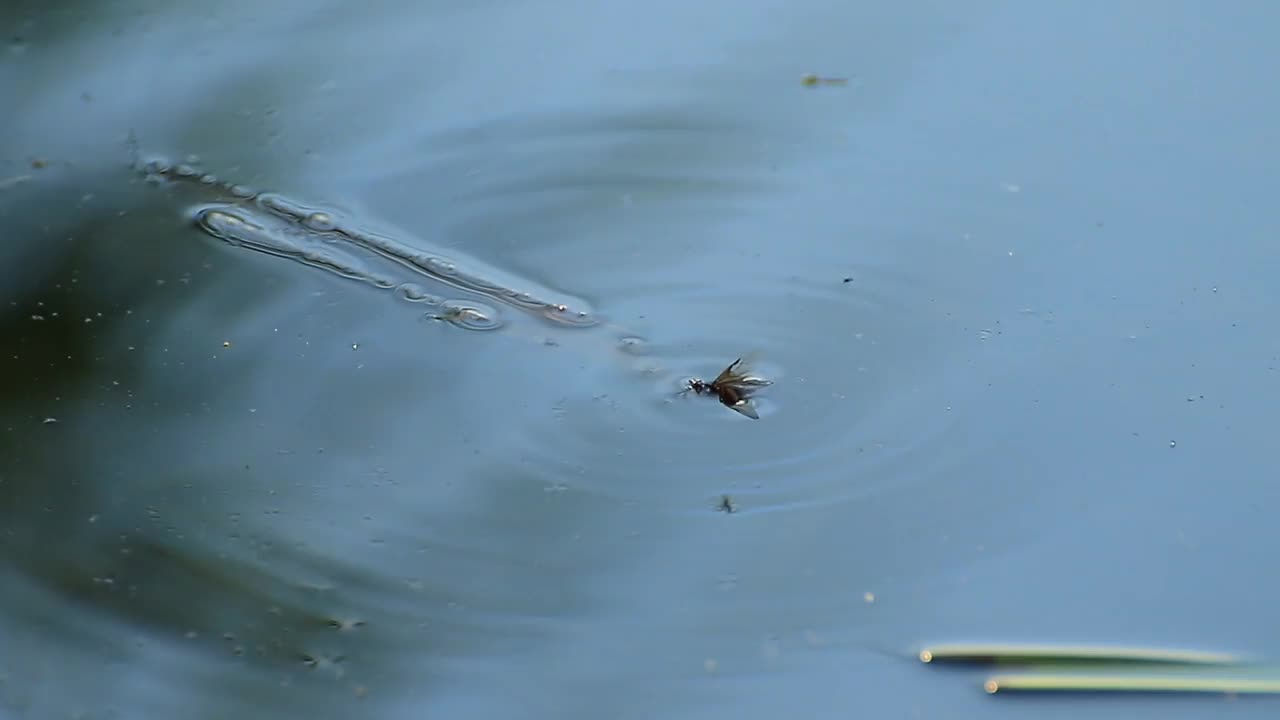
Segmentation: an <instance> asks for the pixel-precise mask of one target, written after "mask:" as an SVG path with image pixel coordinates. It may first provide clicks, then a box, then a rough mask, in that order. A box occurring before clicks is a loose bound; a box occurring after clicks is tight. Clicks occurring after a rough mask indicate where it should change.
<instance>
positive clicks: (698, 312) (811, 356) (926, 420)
mask: <svg viewBox="0 0 1280 720" xmlns="http://www.w3.org/2000/svg"><path fill="white" fill-rule="evenodd" d="M863 275H864V276H865V277H866V278H869V279H868V280H866V281H865V282H863V283H860V284H858V285H856V286H855V285H852V284H845V283H842V282H841V279H840V278H839V277H835V278H822V279H814V280H808V279H801V278H790V279H786V280H783V281H777V282H773V283H770V282H769V281H768V280H767V279H763V278H762V279H761V280H760V281H759V282H755V283H746V282H743V283H739V284H737V286H736V288H737V289H736V291H725V290H724V289H723V288H719V289H717V290H716V291H715V292H709V291H708V290H707V288H706V285H705V284H702V283H699V282H697V281H696V280H694V279H690V280H689V281H688V282H686V283H683V284H682V285H680V286H679V287H676V286H673V285H672V284H670V283H667V284H666V285H665V286H664V293H663V295H662V298H661V308H655V307H653V302H648V301H645V300H644V298H646V297H652V296H651V295H650V294H649V293H648V291H647V289H646V288H645V287H644V286H641V285H637V286H634V287H630V288H627V292H628V293H629V294H630V296H631V298H632V302H630V303H629V302H627V301H626V300H623V301H621V304H622V305H624V306H626V305H630V304H633V303H634V304H636V305H637V306H638V305H641V304H644V305H645V313H646V317H647V318H648V319H649V320H650V321H652V322H654V323H655V324H659V325H661V327H662V328H663V330H664V338H663V342H661V343H654V344H648V345H639V344H638V343H636V342H635V341H634V340H622V339H621V338H619V339H617V340H616V342H619V343H620V344H619V345H618V346H617V348H616V350H617V351H618V352H619V354H622V352H623V351H627V355H629V356H630V357H628V358H626V362H624V363H622V365H621V367H620V368H619V369H618V370H617V371H615V372H612V373H609V374H608V378H611V380H609V382H611V383H613V384H612V385H611V386H602V387H601V388H600V392H598V393H594V394H592V395H591V396H590V397H579V398H576V399H573V400H566V401H565V402H564V403H563V404H562V407H561V408H560V412H559V420H558V422H557V423H555V424H553V425H548V424H535V425H531V426H530V427H528V428H526V432H527V435H526V436H525V438H524V442H523V444H522V446H521V448H520V449H521V457H522V458H523V467H525V468H536V469H538V470H540V471H541V475H542V476H543V477H544V478H545V479H546V482H547V483H548V485H551V484H554V483H556V482H565V481H564V478H565V477H566V476H567V477H569V478H570V480H568V481H567V482H568V483H569V486H570V489H572V488H577V489H579V490H581V491H582V492H586V493H590V494H594V495H599V496H602V497H610V498H613V499H614V500H615V501H617V502H624V503H641V504H650V505H656V506H659V507H664V508H667V509H668V510H671V511H674V512H710V511H711V510H712V508H713V501H714V500H715V499H716V498H718V497H719V495H720V494H721V493H724V494H730V495H732V496H733V497H734V498H736V500H737V504H738V507H739V508H740V510H741V511H742V512H756V511H763V510H780V509H787V508H800V507H805V506H809V505H814V504H817V505H833V504H840V503H842V502H845V501H851V500H855V499H857V498H861V497H867V496H870V495H876V494H882V493H894V492H908V491H912V489H913V488H914V489H917V490H918V489H919V487H920V486H921V485H922V484H928V483H933V482H943V481H944V479H945V478H946V475H947V472H948V468H950V467H953V466H954V465H955V464H956V463H958V462H960V461H961V460H962V459H963V458H964V457H967V456H969V455H970V454H971V453H975V452H980V451H981V448H976V447H970V446H962V445H961V444H960V443H959V442H958V438H960V437H961V435H962V434H963V428H962V427H961V426H960V417H961V415H960V413H958V412H955V411H954V409H955V408H959V407H963V404H964V401H965V400H967V399H968V398H966V397H965V396H964V393H965V392H966V391H965V390H963V389H961V388H964V387H969V386H970V385H969V383H965V384H963V385H956V384H954V383H952V382H950V381H951V380H952V379H953V375H952V373H950V372H949V371H948V368H949V363H953V362H957V361H958V360H956V359H946V358H943V357H931V356H927V355H925V356H922V355H920V354H919V353H918V351H917V349H918V348H920V347H922V346H927V345H928V344H929V343H928V342H927V341H926V342H923V343H922V341H921V339H922V338H928V337H930V336H931V335H936V334H937V333H938V332H939V331H940V328H941V327H943V326H944V325H945V323H944V320H945V319H944V317H943V316H942V315H941V314H940V313H939V312H938V311H937V310H936V309H935V308H934V307H933V305H932V304H931V303H929V302H928V301H922V300H920V299H919V298H918V297H917V295H916V294H915V292H914V288H913V286H912V283H911V282H910V277H909V276H908V275H899V276H898V277H897V278H895V279H890V278H893V274H892V273H889V272H887V271H886V272H880V271H878V270H877V269H876V268H867V269H866V272H864V273H863ZM880 277H883V278H884V279H882V280H881V279H878V278H880ZM618 314H619V315H620V316H626V315H627V313H626V312H625V311H624V310H619V311H618ZM655 315H658V316H661V318H660V319H655V317H654V316H655ZM682 318H683V319H682ZM641 347H642V348H643V350H644V352H643V353H639V354H637V353H636V352H635V351H636V350H637V349H638V348H641ZM739 356H746V357H748V358H754V367H755V369H756V371H757V374H759V375H762V376H764V377H767V378H769V379H771V380H773V381H774V384H773V385H772V386H770V387H767V388H764V389H763V391H762V392H761V393H760V394H759V395H758V396H757V397H758V399H757V400H756V402H757V405H758V408H759V414H760V415H761V419H760V420H758V421H755V420H750V419H747V418H745V417H742V416H741V415H739V414H738V413H736V412H733V411H732V410H730V409H729V408H726V407H724V406H722V405H720V404H719V403H718V402H717V401H716V400H715V399H714V398H709V397H705V396H698V395H694V394H692V393H682V392H681V390H682V389H683V385H682V383H683V381H684V380H685V379H686V378H688V377H690V376H697V377H700V378H703V379H710V378H712V377H714V376H715V375H716V374H717V373H718V372H719V371H720V370H722V369H723V368H724V367H725V366H726V365H727V364H728V363H729V362H731V361H733V360H734V359H735V358H737V357H739ZM832 367H835V368H842V371H841V372H839V373H838V374H835V375H832V374H831V373H830V368H832ZM601 382H605V379H602V380H601ZM566 458H571V459H572V462H571V463H569V465H572V466H573V467H577V468H582V469H583V470H581V471H573V467H569V466H568V465H566V462H567V461H566Z"/></svg>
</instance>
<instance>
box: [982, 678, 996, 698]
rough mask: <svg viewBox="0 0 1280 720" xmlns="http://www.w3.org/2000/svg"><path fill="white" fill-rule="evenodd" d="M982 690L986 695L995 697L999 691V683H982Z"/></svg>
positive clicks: (989, 681) (992, 681)
mask: <svg viewBox="0 0 1280 720" xmlns="http://www.w3.org/2000/svg"><path fill="white" fill-rule="evenodd" d="M982 689H983V690H986V691H987V694H988V695H995V694H996V692H997V691H999V690H1000V683H997V682H996V681H995V680H988V681H986V682H984V683H982Z"/></svg>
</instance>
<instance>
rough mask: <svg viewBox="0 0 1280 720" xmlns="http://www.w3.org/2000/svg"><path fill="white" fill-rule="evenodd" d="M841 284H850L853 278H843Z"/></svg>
mask: <svg viewBox="0 0 1280 720" xmlns="http://www.w3.org/2000/svg"><path fill="white" fill-rule="evenodd" d="M841 282H846V283H851V282H853V278H851V277H847V278H845V279H844V280H842V281H841Z"/></svg>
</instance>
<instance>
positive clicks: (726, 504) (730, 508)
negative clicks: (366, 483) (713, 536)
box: [716, 495, 738, 513]
mask: <svg viewBox="0 0 1280 720" xmlns="http://www.w3.org/2000/svg"><path fill="white" fill-rule="evenodd" d="M716 509H717V510H719V511H720V512H722V513H732V512H735V511H736V510H737V509H738V506H737V505H735V504H734V502H733V498H731V497H729V496H728V495H721V496H720V503H719V504H718V505H716Z"/></svg>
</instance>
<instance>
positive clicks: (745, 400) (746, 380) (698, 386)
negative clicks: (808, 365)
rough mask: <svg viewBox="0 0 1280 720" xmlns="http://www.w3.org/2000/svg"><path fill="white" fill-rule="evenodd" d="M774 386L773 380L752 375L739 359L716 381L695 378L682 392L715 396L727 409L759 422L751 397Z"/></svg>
mask: <svg viewBox="0 0 1280 720" xmlns="http://www.w3.org/2000/svg"><path fill="white" fill-rule="evenodd" d="M772 384H773V381H771V380H765V379H764V378H762V377H756V376H754V375H752V374H751V370H750V368H749V367H748V366H747V363H744V362H743V360H742V358H738V359H737V360H734V361H733V362H732V363H730V364H729V367H727V368H725V369H724V370H722V371H720V374H719V375H717V376H716V379H715V380H712V381H711V382H707V381H705V380H700V379H698V378H693V379H691V380H689V381H687V383H686V387H685V389H684V390H683V391H682V392H689V391H693V393H694V394H695V395H714V396H716V398H718V399H719V400H720V403H721V404H722V405H724V406H725V407H728V408H729V409H731V410H735V411H737V412H739V413H741V414H742V415H745V416H746V417H749V418H751V419H752V420H759V419H760V415H759V413H757V412H756V409H755V405H754V404H753V403H752V402H751V396H752V395H754V394H755V392H756V391H757V390H759V389H760V388H762V387H766V386H768V385H772Z"/></svg>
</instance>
